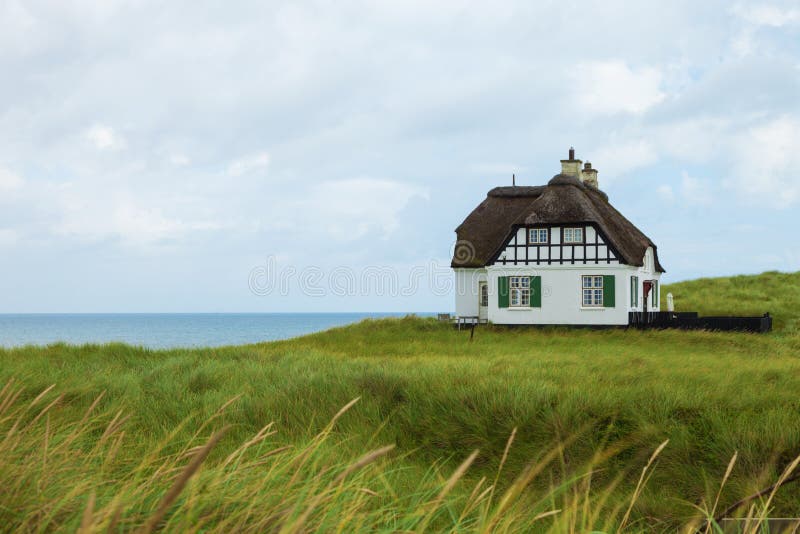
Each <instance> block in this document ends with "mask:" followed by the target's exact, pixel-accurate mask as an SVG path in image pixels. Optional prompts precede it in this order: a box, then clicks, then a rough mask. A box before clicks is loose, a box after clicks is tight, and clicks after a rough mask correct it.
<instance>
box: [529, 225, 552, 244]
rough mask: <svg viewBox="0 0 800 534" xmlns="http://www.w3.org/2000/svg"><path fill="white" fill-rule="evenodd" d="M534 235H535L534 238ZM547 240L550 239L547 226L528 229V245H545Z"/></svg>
mask: <svg viewBox="0 0 800 534" xmlns="http://www.w3.org/2000/svg"><path fill="white" fill-rule="evenodd" d="M534 235H535V236H536V237H535V238H534ZM542 236H544V239H542ZM549 241H550V230H549V229H548V228H529V229H528V244H529V245H546V244H547V243H548V242H549Z"/></svg>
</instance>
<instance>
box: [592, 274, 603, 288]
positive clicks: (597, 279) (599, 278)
mask: <svg viewBox="0 0 800 534" xmlns="http://www.w3.org/2000/svg"><path fill="white" fill-rule="evenodd" d="M594 287H603V277H602V276H595V277H594Z"/></svg>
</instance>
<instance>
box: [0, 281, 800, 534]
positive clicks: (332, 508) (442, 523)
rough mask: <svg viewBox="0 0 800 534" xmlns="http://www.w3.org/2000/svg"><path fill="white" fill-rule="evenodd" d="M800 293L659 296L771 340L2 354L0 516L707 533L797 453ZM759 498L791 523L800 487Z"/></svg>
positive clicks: (655, 334)
mask: <svg viewBox="0 0 800 534" xmlns="http://www.w3.org/2000/svg"><path fill="white" fill-rule="evenodd" d="M798 288H800V273H794V274H779V273H765V274H763V275H759V276H749V277H733V278H724V279H709V280H698V281H692V282H684V283H680V284H675V285H673V286H668V287H665V289H664V291H665V293H664V294H666V292H667V291H671V292H672V293H673V294H674V295H675V301H676V306H677V307H678V309H684V310H697V311H699V312H701V314H713V313H723V312H724V313H737V314H739V313H741V314H744V313H748V314H750V313H752V314H761V313H763V312H764V311H770V312H772V313H773V315H775V323H776V326H777V331H776V332H775V333H773V334H769V335H754V334H735V333H709V332H697V331H695V332H685V331H647V332H641V331H625V330H605V331H591V330H570V329H564V328H549V329H505V328H501V327H481V328H478V329H477V330H476V333H475V338H474V340H473V341H471V342H470V341H469V334H468V333H465V332H458V331H456V330H453V329H452V328H450V327H449V326H447V325H443V324H439V323H437V322H435V321H434V320H429V319H419V318H414V317H408V318H405V319H386V320H380V321H364V322H362V323H358V324H355V325H351V326H347V327H344V328H338V329H334V330H330V331H327V332H323V333H319V334H315V335H311V336H306V337H303V338H298V339H293V340H288V341H281V342H272V343H264V344H259V345H251V346H242V347H227V348H222V349H197V350H167V351H150V350H145V349H139V348H133V347H129V346H125V345H119V344H113V345H105V346H91V345H90V346H81V347H75V346H67V345H52V346H49V347H46V348H31V347H28V348H21V349H14V350H0V390H2V391H0V487H3V488H4V490H5V491H4V492H0V522H2V524H5V525H10V528H11V527H16V528H21V529H23V530H39V529H45V530H49V529H52V528H57V527H58V528H64V529H65V530H75V529H76V528H78V527H80V526H81V524H84V525H85V526H86V528H87V529H89V530H91V528H95V529H102V530H109V527H111V530H114V529H118V528H122V529H131V528H134V527H139V526H143V525H144V526H148V525H149V526H152V527H155V526H157V525H158V526H165V527H166V528H167V529H171V530H183V529H185V528H190V527H191V528H202V529H205V530H218V531H229V530H240V529H251V530H258V531H265V530H276V531H278V530H282V531H285V532H300V531H307V530H314V529H322V530H339V531H342V532H351V531H359V530H365V531H366V530H385V531H422V530H426V529H436V530H452V531H481V532H483V531H488V530H493V531H508V532H529V531H531V530H534V531H548V530H552V531H554V532H561V531H564V530H568V529H573V530H577V531H588V530H592V529H601V530H606V531H611V530H616V529H618V528H619V527H624V529H625V530H628V531H649V530H667V529H674V528H675V527H676V526H681V525H682V526H686V525H688V524H698V522H699V521H701V520H702V519H703V517H704V514H703V510H707V511H710V510H711V509H712V508H714V502H715V501H716V500H718V501H719V502H718V504H717V506H716V511H717V512H719V511H720V510H722V509H724V508H726V507H727V506H729V505H731V504H732V503H734V502H735V501H737V500H738V499H741V498H742V497H745V496H747V495H749V494H752V493H754V492H756V491H758V490H760V489H762V488H765V487H767V486H769V485H770V484H772V483H774V482H775V481H776V480H777V479H778V478H779V476H780V475H781V472H782V471H783V469H784V468H785V467H786V466H788V465H789V464H791V462H792V461H793V460H794V459H795V458H796V457H798V455H800V417H798V415H800V398H799V397H798V396H797V393H796V392H797V391H800V332H798V320H799V319H800V312H798V307H797V306H796V304H800V293H799V292H798ZM12 380H13V381H12ZM10 381H11V382H10ZM3 384H7V385H6V388H5V389H2V385H3ZM51 384H55V387H54V388H53V389H51V390H49V391H46V392H45V393H44V394H43V395H40V394H41V393H42V392H43V391H45V390H47V388H48V387H49V386H50V385H51ZM102 392H104V394H103V395H102V397H98V396H99V395H100V394H101V393H102ZM97 399H99V400H97ZM354 399H359V400H358V401H357V402H356V403H355V404H353V405H352V406H350V407H349V408H348V409H347V410H346V411H344V412H342V413H338V412H340V410H341V409H342V407H344V406H346V405H348V403H350V402H351V401H353V400H354ZM223 406H224V408H222V409H221V407H223ZM90 408H91V409H90ZM337 413H338V415H337ZM332 420H335V421H334V422H333V423H331V421H332ZM270 423H272V426H269V425H270ZM223 429H224V430H225V431H224V435H221V437H220V436H218V435H217V434H216V433H217V432H219V431H221V430H223ZM512 436H513V439H512V440H511V443H510V445H509V438H510V437H512ZM215 439H219V441H218V442H214V440H215ZM667 440H669V441H668V443H667V444H666V445H665V446H664V447H663V449H662V450H661V451H660V452H659V454H658V455H657V457H656V458H655V459H654V460H653V462H652V464H649V467H648V468H647V472H646V474H645V476H644V479H645V481H646V483H644V481H643V483H642V484H641V485H640V477H641V476H642V469H643V468H645V466H646V465H648V461H649V460H650V459H651V455H652V454H653V452H654V451H655V450H656V449H657V448H658V447H659V444H662V443H664V442H666V441H667ZM385 445H394V446H395V447H394V449H392V450H387V449H382V447H383V446H385ZM475 450H478V451H479V452H478V453H477V454H476V455H473V452H474V451H475ZM206 453H207V454H208V456H207V457H205V456H204V455H205V454H206ZM734 455H736V461H735V463H734V464H733V466H732V468H731V470H730V475H729V477H727V479H726V481H725V483H724V487H723V488H722V490H721V492H720V486H721V484H722V482H723V479H724V478H725V473H726V469H727V468H728V465H729V461H730V460H731V458H732V457H733V456H734ZM201 459H204V461H203V462H202V463H200V462H199V460H201ZM470 459H471V461H470ZM465 460H466V462H465ZM462 462H465V463H466V464H468V465H465V464H462ZM459 466H461V468H460V467H459ZM462 468H463V469H462ZM195 469H196V471H195ZM192 474H194V476H191V477H190V476H189V475H192ZM173 496H174V498H173ZM755 502H756V503H757V506H756V508H754V510H756V511H761V510H762V509H763V510H764V511H765V512H766V513H769V514H771V515H776V516H777V515H783V516H787V515H788V516H792V515H794V516H798V515H800V505H798V504H797V503H800V487H795V486H794V485H791V484H789V485H786V486H784V487H783V488H781V489H780V490H779V491H778V492H777V494H776V495H775V496H774V498H772V499H771V500H770V501H769V502H767V496H765V497H764V498H762V499H761V500H760V501H759V500H757V501H755ZM629 508H630V510H629ZM556 510H558V512H555V511H556ZM747 512H748V508H747V507H745V508H744V509H742V510H740V511H738V512H737V513H742V514H745V513H747ZM751 513H755V512H753V511H752V510H751Z"/></svg>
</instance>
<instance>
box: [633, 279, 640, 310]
mask: <svg viewBox="0 0 800 534" xmlns="http://www.w3.org/2000/svg"><path fill="white" fill-rule="evenodd" d="M637 306H639V277H638V276H631V308H636V307H637Z"/></svg>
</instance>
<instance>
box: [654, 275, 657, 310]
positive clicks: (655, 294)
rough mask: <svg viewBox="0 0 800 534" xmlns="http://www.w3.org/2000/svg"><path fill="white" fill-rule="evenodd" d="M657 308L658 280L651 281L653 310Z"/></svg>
mask: <svg viewBox="0 0 800 534" xmlns="http://www.w3.org/2000/svg"><path fill="white" fill-rule="evenodd" d="M656 306H658V280H653V308H655V307H656Z"/></svg>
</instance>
